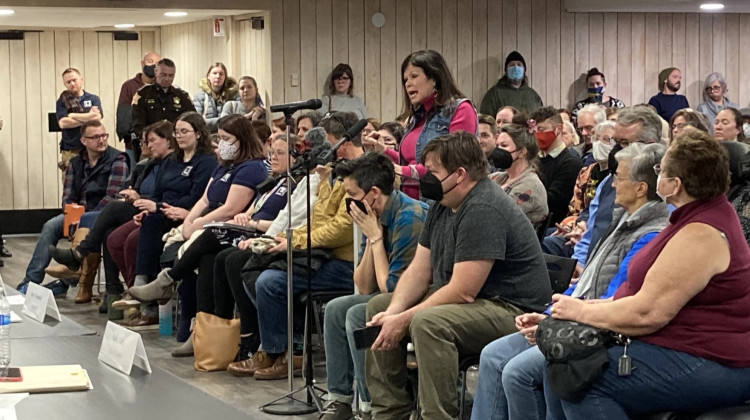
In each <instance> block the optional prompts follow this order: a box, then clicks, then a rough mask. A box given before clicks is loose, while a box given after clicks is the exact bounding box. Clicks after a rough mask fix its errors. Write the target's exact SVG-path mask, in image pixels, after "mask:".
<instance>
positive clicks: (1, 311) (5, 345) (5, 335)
mask: <svg viewBox="0 0 750 420" xmlns="http://www.w3.org/2000/svg"><path fill="white" fill-rule="evenodd" d="M9 365H10V304H9V303H8V299H6V298H5V288H4V287H0V374H2V375H7V373H8V366H9Z"/></svg>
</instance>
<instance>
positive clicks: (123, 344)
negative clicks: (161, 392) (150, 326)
mask: <svg viewBox="0 0 750 420" xmlns="http://www.w3.org/2000/svg"><path fill="white" fill-rule="evenodd" d="M99 361H100V362H103V363H106V364H108V365H110V366H112V367H113V368H115V369H117V370H119V371H120V372H122V373H124V374H126V375H130V371H131V369H132V368H133V366H137V367H139V368H141V369H143V370H144V371H146V372H148V373H151V365H150V364H149V363H148V356H147V355H146V348H145V347H144V346H143V340H142V339H141V335H140V334H138V333H136V332H133V331H130V330H129V329H127V328H125V327H121V326H119V325H117V324H115V323H114V322H111V321H108V322H107V328H106V329H105V330H104V337H103V338H102V347H101V348H100V349H99Z"/></svg>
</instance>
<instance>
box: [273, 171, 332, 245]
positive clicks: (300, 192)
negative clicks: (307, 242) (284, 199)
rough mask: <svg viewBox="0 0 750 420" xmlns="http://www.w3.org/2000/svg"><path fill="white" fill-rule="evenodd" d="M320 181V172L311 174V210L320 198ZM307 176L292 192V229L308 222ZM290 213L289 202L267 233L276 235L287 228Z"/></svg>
mask: <svg viewBox="0 0 750 420" xmlns="http://www.w3.org/2000/svg"><path fill="white" fill-rule="evenodd" d="M318 183H320V176H318V174H311V175H310V211H312V209H313V205H314V204H315V200H317V199H318ZM306 184H307V177H304V178H302V179H301V180H300V181H299V182H298V183H297V188H295V189H294V192H293V193H292V229H296V228H298V227H300V226H302V225H304V224H306V223H307V206H306V205H305V196H306V195H307V186H306ZM288 214H289V205H288V204H287V205H286V206H284V208H283V209H282V210H281V211H280V212H279V214H278V216H276V218H275V219H274V220H273V223H272V224H271V226H270V227H269V228H268V230H267V231H266V235H269V236H276V235H278V234H279V233H282V232H284V231H285V230H286V228H287V218H288Z"/></svg>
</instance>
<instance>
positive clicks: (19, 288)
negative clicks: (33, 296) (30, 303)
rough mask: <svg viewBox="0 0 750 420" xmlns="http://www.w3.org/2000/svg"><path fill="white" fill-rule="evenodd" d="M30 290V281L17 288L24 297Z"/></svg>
mask: <svg viewBox="0 0 750 420" xmlns="http://www.w3.org/2000/svg"><path fill="white" fill-rule="evenodd" d="M28 289H29V282H28V281H24V282H21V284H19V285H18V286H16V290H18V292H19V293H21V294H22V295H25V294H26V291H27V290H28Z"/></svg>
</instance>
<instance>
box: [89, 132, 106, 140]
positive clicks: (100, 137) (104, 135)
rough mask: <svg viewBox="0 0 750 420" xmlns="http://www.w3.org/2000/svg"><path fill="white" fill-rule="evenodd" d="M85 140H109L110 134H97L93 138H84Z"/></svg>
mask: <svg viewBox="0 0 750 420" xmlns="http://www.w3.org/2000/svg"><path fill="white" fill-rule="evenodd" d="M83 138H84V139H88V140H96V141H101V140H107V139H108V138H109V133H104V134H97V135H95V136H91V137H88V136H83Z"/></svg>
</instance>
